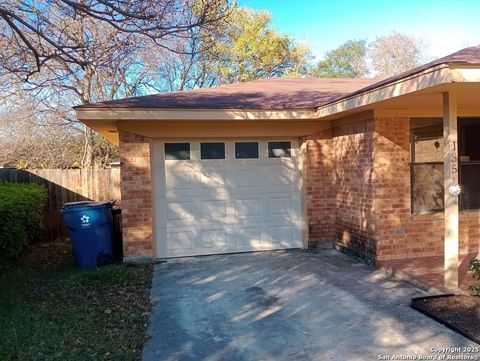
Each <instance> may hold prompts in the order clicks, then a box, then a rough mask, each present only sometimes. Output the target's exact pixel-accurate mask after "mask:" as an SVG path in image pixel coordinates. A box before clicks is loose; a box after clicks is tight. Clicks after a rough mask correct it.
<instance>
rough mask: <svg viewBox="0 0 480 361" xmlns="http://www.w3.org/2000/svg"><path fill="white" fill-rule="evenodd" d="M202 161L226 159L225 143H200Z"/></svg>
mask: <svg viewBox="0 0 480 361" xmlns="http://www.w3.org/2000/svg"><path fill="white" fill-rule="evenodd" d="M200 156H201V158H202V159H225V143H200Z"/></svg>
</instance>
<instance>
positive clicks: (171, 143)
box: [163, 142, 192, 161]
mask: <svg viewBox="0 0 480 361" xmlns="http://www.w3.org/2000/svg"><path fill="white" fill-rule="evenodd" d="M173 144H188V158H181V159H178V158H176V159H171V158H170V159H169V158H167V145H173ZM180 152H181V151H180ZM163 159H164V161H167V160H168V161H189V160H192V143H191V142H164V143H163Z"/></svg>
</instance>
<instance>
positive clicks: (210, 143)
mask: <svg viewBox="0 0 480 361" xmlns="http://www.w3.org/2000/svg"><path fill="white" fill-rule="evenodd" d="M206 144H208V145H212V144H221V145H223V158H204V157H203V151H202V146H203V145H206ZM199 156H200V160H225V159H227V146H226V144H225V142H224V141H211V142H199Z"/></svg>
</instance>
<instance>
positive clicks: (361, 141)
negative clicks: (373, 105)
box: [333, 119, 375, 256]
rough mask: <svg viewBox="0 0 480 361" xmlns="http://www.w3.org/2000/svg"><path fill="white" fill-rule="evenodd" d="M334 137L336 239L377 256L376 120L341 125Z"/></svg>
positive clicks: (336, 129)
mask: <svg viewBox="0 0 480 361" xmlns="http://www.w3.org/2000/svg"><path fill="white" fill-rule="evenodd" d="M333 137H334V138H333V145H334V148H335V155H334V157H335V165H336V167H335V178H336V180H335V184H336V206H337V209H336V212H337V216H336V227H335V234H336V239H337V241H339V242H340V243H342V244H344V245H346V246H349V247H353V248H354V249H356V250H360V251H362V252H364V253H367V254H370V255H372V256H374V255H375V238H374V231H375V218H374V217H373V213H372V210H373V209H372V206H373V197H374V192H375V190H374V187H373V182H374V179H373V137H374V133H373V120H371V119H368V120H362V121H358V122H354V123H352V122H347V123H345V124H342V123H339V124H337V125H336V126H335V127H334V133H333Z"/></svg>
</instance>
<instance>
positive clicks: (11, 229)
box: [0, 182, 47, 261]
mask: <svg viewBox="0 0 480 361" xmlns="http://www.w3.org/2000/svg"><path fill="white" fill-rule="evenodd" d="M46 200H47V190H46V189H45V187H42V186H40V185H36V184H26V183H19V184H16V183H7V182H0V261H4V260H12V259H15V258H17V257H18V256H19V255H20V254H21V253H22V251H23V249H24V247H25V246H26V245H27V244H28V243H29V242H31V241H32V239H33V238H34V237H35V235H36V234H37V232H38V231H39V230H40V228H41V226H42V219H43V208H44V206H45V202H46Z"/></svg>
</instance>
